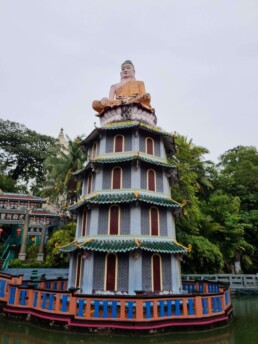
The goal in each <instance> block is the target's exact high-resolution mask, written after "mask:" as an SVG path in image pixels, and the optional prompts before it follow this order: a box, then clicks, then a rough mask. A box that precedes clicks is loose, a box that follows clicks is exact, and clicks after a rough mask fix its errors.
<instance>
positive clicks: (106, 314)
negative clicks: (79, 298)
mask: <svg viewBox="0 0 258 344" xmlns="http://www.w3.org/2000/svg"><path fill="white" fill-rule="evenodd" d="M103 318H108V301H107V300H105V301H103Z"/></svg>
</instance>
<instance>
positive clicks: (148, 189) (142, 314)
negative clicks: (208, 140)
mask: <svg viewBox="0 0 258 344" xmlns="http://www.w3.org/2000/svg"><path fill="white" fill-rule="evenodd" d="M93 109H94V110H95V111H96V112H97V116H98V117H99V119H100V127H95V129H94V130H93V131H92V132H91V134H90V135H89V136H88V137H87V138H86V139H85V140H84V141H83V142H82V143H81V146H82V149H83V150H84V151H85V152H86V153H87V156H88V160H87V162H86V165H85V166H84V168H83V169H82V170H80V171H77V172H76V173H75V175H76V177H77V178H81V180H82V195H81V198H80V200H79V202H77V203H75V204H73V205H72V206H71V207H70V208H69V210H70V211H71V212H72V213H73V214H74V216H76V215H77V227H76V235H75V239H74V241H73V242H71V243H69V244H67V245H65V246H62V247H60V246H58V245H57V246H58V247H59V249H60V250H61V251H62V252H66V253H68V254H69V255H70V266H69V276H68V280H67V279H62V278H57V280H50V279H45V278H44V279H40V280H37V281H26V280H24V279H23V277H22V276H20V275H19V276H16V275H9V274H5V273H1V272H0V309H1V304H2V305H4V308H3V309H4V312H5V313H6V314H13V315H15V316H17V315H18V316H19V317H22V318H25V317H26V319H28V315H30V316H31V318H32V319H44V321H47V322H49V324H50V326H53V324H54V323H55V325H57V326H61V328H62V329H63V326H64V324H65V327H66V328H70V327H71V328H81V329H84V330H85V331H88V332H89V333H94V334H95V333H96V332H98V331H108V332H107V333H110V332H113V331H119V332H120V331H131V332H132V333H135V332H137V331H142V332H146V333H152V334H153V333H156V332H157V331H158V330H159V329H161V330H162V331H164V330H165V329H168V330H169V329H173V330H177V329H181V330H182V328H184V327H185V328H187V329H188V328H194V329H196V327H210V326H215V325H217V326H219V325H225V324H227V323H228V322H229V321H230V319H231V318H232V314H233V313H232V304H231V299H230V290H229V285H228V284H223V283H221V282H215V281H204V280H193V281H183V282H181V272H180V259H181V257H182V255H183V254H186V253H187V251H189V250H190V248H186V247H184V246H182V245H180V244H179V243H178V242H177V241H176V226H175V219H176V217H177V216H178V215H180V214H181V212H182V209H181V206H180V204H178V203H177V202H176V201H174V200H173V199H172V198H171V190H172V191H173V185H174V181H175V179H176V178H177V172H176V168H175V167H174V166H173V165H172V164H170V163H169V159H170V157H171V156H173V154H175V143H174V138H173V135H171V134H170V133H167V132H165V131H163V130H161V129H160V128H158V127H157V126H156V124H157V118H156V115H155V111H154V109H153V108H152V107H151V98H150V95H149V94H148V93H146V92H145V86H144V83H143V82H142V81H137V80H136V79H135V71H134V66H133V64H132V62H131V61H125V62H124V63H123V64H122V70H121V81H120V83H118V84H115V85H113V86H111V89H110V94H109V98H103V99H101V100H99V101H94V102H93ZM170 161H171V160H170Z"/></svg>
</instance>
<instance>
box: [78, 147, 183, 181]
mask: <svg viewBox="0 0 258 344" xmlns="http://www.w3.org/2000/svg"><path fill="white" fill-rule="evenodd" d="M134 160H140V161H144V162H146V163H149V164H152V165H156V166H161V167H165V168H168V169H175V168H176V167H175V166H173V165H171V164H169V163H168V162H167V161H165V160H164V159H160V158H157V157H152V156H148V155H147V154H144V153H141V152H128V153H127V154H124V153H123V155H121V154H118V153H112V154H105V155H102V156H97V158H96V159H91V160H90V161H89V162H88V163H87V165H86V166H85V167H84V168H82V169H81V170H78V171H76V172H73V175H74V176H80V175H82V174H83V173H84V172H86V171H87V170H90V167H91V164H92V163H94V164H116V163H122V162H128V161H134Z"/></svg>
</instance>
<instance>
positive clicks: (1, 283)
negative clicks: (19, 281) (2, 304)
mask: <svg viewBox="0 0 258 344" xmlns="http://www.w3.org/2000/svg"><path fill="white" fill-rule="evenodd" d="M5 286H6V281H5V280H0V297H4V291H5Z"/></svg>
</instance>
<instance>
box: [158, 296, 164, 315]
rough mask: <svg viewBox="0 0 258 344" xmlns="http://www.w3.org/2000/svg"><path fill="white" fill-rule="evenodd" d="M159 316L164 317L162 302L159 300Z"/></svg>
mask: <svg viewBox="0 0 258 344" xmlns="http://www.w3.org/2000/svg"><path fill="white" fill-rule="evenodd" d="M159 316H160V317H164V316H165V307H164V300H161V301H160V302H159Z"/></svg>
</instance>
